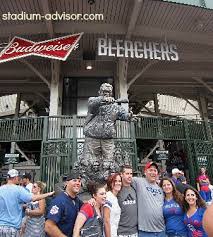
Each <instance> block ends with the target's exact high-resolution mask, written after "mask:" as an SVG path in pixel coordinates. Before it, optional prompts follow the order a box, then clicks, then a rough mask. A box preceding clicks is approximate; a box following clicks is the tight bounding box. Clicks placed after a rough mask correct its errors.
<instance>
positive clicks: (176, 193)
mask: <svg viewBox="0 0 213 237" xmlns="http://www.w3.org/2000/svg"><path fill="white" fill-rule="evenodd" d="M164 180H167V181H168V182H170V183H171V185H172V196H173V199H174V200H175V202H177V203H178V204H179V205H180V207H181V208H183V195H182V194H181V193H180V192H179V191H178V190H177V189H176V187H175V184H174V182H173V181H172V180H171V179H170V178H168V177H164V178H162V179H161V181H160V184H159V185H160V187H161V188H162V187H163V181H164ZM165 196H166V194H165Z"/></svg>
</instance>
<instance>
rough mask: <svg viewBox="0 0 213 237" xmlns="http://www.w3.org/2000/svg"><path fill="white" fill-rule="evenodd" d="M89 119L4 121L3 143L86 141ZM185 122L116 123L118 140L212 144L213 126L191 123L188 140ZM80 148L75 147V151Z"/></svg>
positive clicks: (0, 127)
mask: <svg viewBox="0 0 213 237" xmlns="http://www.w3.org/2000/svg"><path fill="white" fill-rule="evenodd" d="M84 121H85V117H79V116H54V117H53V116H52V117H37V118H19V119H2V120H0V142H12V141H28V140H43V141H47V140H55V139H70V138H73V139H83V138H84V135H83V125H84ZM184 121H185V120H184V119H178V118H177V119H175V118H172V119H171V118H163V117H141V118H139V119H138V122H136V123H134V130H135V131H134V134H133V133H132V131H133V127H131V126H130V123H129V122H124V121H117V122H116V138H122V139H124V138H125V139H132V138H136V139H162V140H187V139H190V140H194V139H195V140H211V139H212V134H213V124H212V123H208V122H206V121H205V122H204V121H193V120H187V121H188V123H187V126H188V129H187V130H188V133H189V134H188V135H189V138H188V137H187V136H186V132H185V129H186V127H185V126H184ZM76 146H77V144H76V145H75V147H76Z"/></svg>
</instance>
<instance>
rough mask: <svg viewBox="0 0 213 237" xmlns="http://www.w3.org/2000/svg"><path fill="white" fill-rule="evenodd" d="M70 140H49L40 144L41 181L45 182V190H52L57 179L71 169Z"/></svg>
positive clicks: (71, 146) (71, 147)
mask: <svg viewBox="0 0 213 237" xmlns="http://www.w3.org/2000/svg"><path fill="white" fill-rule="evenodd" d="M72 149H73V142H72V140H71V139H65V140H50V141H45V142H43V144H42V154H41V162H40V164H41V179H42V180H43V181H44V182H46V184H47V190H48V191H49V190H53V189H54V185H55V183H57V182H58V181H59V177H60V176H61V175H63V174H67V173H69V171H70V169H71V154H72Z"/></svg>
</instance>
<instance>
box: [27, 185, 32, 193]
mask: <svg viewBox="0 0 213 237" xmlns="http://www.w3.org/2000/svg"><path fill="white" fill-rule="evenodd" d="M25 188H26V189H28V190H29V192H30V193H32V189H33V184H32V183H28V185H27V186H26V187H25Z"/></svg>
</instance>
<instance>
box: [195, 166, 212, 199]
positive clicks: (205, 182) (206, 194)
mask: <svg viewBox="0 0 213 237" xmlns="http://www.w3.org/2000/svg"><path fill="white" fill-rule="evenodd" d="M209 184H210V182H209V177H208V175H207V174H206V169H205V168H201V169H200V174H199V176H198V178H197V189H198V191H199V192H200V195H201V197H202V198H203V199H204V200H205V201H206V202H210V201H211V200H212V197H211V190H210V188H209Z"/></svg>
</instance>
